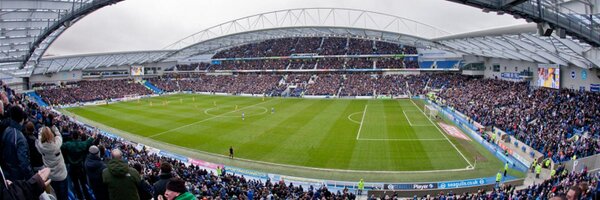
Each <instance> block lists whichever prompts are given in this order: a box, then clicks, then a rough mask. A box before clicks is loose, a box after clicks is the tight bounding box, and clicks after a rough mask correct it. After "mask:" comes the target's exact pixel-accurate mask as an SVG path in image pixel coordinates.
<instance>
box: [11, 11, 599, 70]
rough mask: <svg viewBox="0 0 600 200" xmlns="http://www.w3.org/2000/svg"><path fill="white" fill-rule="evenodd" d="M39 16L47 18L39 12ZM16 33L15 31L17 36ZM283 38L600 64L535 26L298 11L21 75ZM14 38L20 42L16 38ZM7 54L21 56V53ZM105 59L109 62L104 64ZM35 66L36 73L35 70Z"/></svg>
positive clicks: (54, 61) (46, 63)
mask: <svg viewBox="0 0 600 200" xmlns="http://www.w3.org/2000/svg"><path fill="white" fill-rule="evenodd" d="M51 2H53V1H51ZM1 5H2V4H0V6H1ZM44 6H45V5H44ZM11 15H18V14H11ZM41 15H44V14H39V16H41ZM0 16H1V15H0ZM32 16H34V15H32ZM35 16H38V15H37V14H36V15H35ZM32 24H37V23H32ZM21 25H24V24H21ZM15 26H16V25H15ZM65 28H66V27H65ZM17 29H18V28H13V29H11V30H12V31H13V32H17ZM23 30H27V28H25V29H23ZM21 33H23V31H21ZM56 36H58V35H56ZM283 37H351V38H364V39H373V40H381V41H386V42H392V43H399V44H406V45H412V46H416V47H418V48H433V49H441V50H450V51H456V52H459V53H463V54H470V55H478V56H484V57H494V58H504V59H512V60H523V61H531V62H538V63H557V64H561V65H569V64H571V65H575V66H579V67H583V68H591V67H598V66H600V65H599V64H600V62H598V61H596V60H594V59H590V58H588V57H586V56H585V55H586V52H587V51H590V50H596V49H595V48H593V47H591V46H590V45H587V44H585V43H582V42H579V41H577V40H574V39H572V38H569V37H567V39H560V38H557V37H554V36H551V37H541V36H539V35H537V34H536V29H535V27H534V25H525V26H514V27H508V28H500V29H491V30H486V31H476V32H470V33H466V34H458V35H449V33H447V32H445V31H443V30H440V29H437V28H435V27H432V26H429V25H426V24H423V23H419V22H416V21H414V20H410V19H406V18H401V17H397V16H393V15H389V14H384V13H377V12H370V11H365V10H357V9H340V8H299V9H289V10H279V11H273V12H267V13H261V14H256V15H252V16H248V17H244V18H240V19H235V20H232V21H229V22H225V23H222V24H219V25H216V26H213V27H210V28H208V29H205V30H202V31H200V32H198V33H195V34H193V35H191V36H188V37H186V38H184V39H182V40H180V41H177V42H175V43H173V44H171V45H169V46H167V47H166V48H164V50H159V51H141V52H120V53H103V54H91V55H90V54H88V55H73V56H66V57H65V56H63V57H54V58H44V59H42V60H41V61H39V63H34V64H32V65H28V66H27V67H26V69H27V70H26V71H25V73H24V74H23V75H24V76H27V75H29V74H27V72H32V71H33V72H34V73H35V74H40V73H53V72H57V71H65V70H77V69H86V68H89V67H94V68H99V67H109V66H114V65H119V64H121V65H123V64H144V63H151V62H162V61H181V60H185V59H187V58H189V57H192V56H195V55H199V54H209V53H215V52H216V51H218V50H221V49H224V48H229V47H232V46H237V45H243V44H247V43H252V42H259V41H263V40H268V39H274V38H283ZM54 38H55V37H54ZM10 39H11V41H18V39H17V38H16V37H15V38H12V37H11V38H10ZM52 40H53V39H52ZM10 43H15V44H16V42H8V44H10ZM2 44H5V43H4V42H3V43H2ZM48 44H50V43H48ZM25 47H26V45H23V46H20V48H25ZM46 48H47V46H46ZM0 49H1V46H0ZM44 50H45V48H44ZM42 53H43V52H42ZM9 54H10V55H17V53H9ZM0 59H2V57H0ZM103 60H105V61H104V62H102V61H103ZM34 67H35V68H36V69H35V70H32V69H33V68H34ZM0 68H1V69H3V70H17V69H18V65H14V66H11V65H10V63H9V65H7V64H6V63H0ZM16 75H20V74H16Z"/></svg>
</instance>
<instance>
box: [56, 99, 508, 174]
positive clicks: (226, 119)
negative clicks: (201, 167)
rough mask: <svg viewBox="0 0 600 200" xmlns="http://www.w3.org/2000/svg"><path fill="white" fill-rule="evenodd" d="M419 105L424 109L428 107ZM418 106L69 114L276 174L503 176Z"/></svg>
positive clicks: (181, 107) (127, 106) (247, 102)
mask: <svg viewBox="0 0 600 200" xmlns="http://www.w3.org/2000/svg"><path fill="white" fill-rule="evenodd" d="M165 102H168V103H165ZM416 103H418V104H419V107H422V105H421V104H422V102H416ZM416 105H417V104H415V103H414V102H412V101H411V100H339V99H336V100H332V99H320V100H312V99H293V98H290V99H285V98H265V99H263V98H252V97H238V96H206V95H171V96H162V97H155V98H149V99H142V100H140V101H130V102H121V103H115V104H110V105H100V106H88V107H78V108H69V109H67V111H68V112H70V113H73V114H76V115H78V116H80V117H82V118H85V119H88V120H91V121H94V122H95V123H100V124H102V125H103V126H108V127H111V128H114V129H117V130H119V131H123V132H127V133H131V134H135V135H137V136H136V137H138V138H144V140H154V141H159V142H161V143H162V142H164V143H169V144H172V145H176V146H179V147H183V148H184V149H191V150H194V151H200V152H207V154H218V155H224V156H225V155H227V153H228V148H229V146H233V148H234V149H235V154H236V158H241V160H245V159H247V160H252V161H259V162H265V163H266V165H268V166H275V167H276V166H283V167H285V166H287V165H292V166H302V167H310V168H327V169H339V170H360V171H389V172H391V171H429V170H445V171H446V172H445V173H444V174H445V175H448V174H456V176H458V177H471V176H474V175H480V176H491V175H493V173H494V172H495V171H496V170H497V169H499V168H501V165H502V164H501V163H500V162H499V161H498V160H496V159H495V158H494V157H493V156H492V155H491V154H489V152H488V153H487V154H486V152H487V151H485V150H484V149H483V148H482V147H481V146H480V145H477V144H474V143H472V142H467V141H462V140H461V141H459V140H458V139H454V138H451V137H449V138H446V137H444V134H443V133H441V132H440V130H439V129H438V128H436V125H434V124H433V123H432V122H431V121H430V120H429V119H428V118H427V117H425V115H424V114H423V113H422V111H421V110H420V108H419V107H417V106H416ZM236 107H237V109H236ZM271 108H274V109H275V113H271ZM421 109H422V108H421ZM242 112H243V113H244V114H245V116H246V117H245V119H244V120H242V117H241V115H242V114H241V113H242ZM363 116H364V118H363ZM361 124H362V125H361ZM451 142H452V143H451ZM452 144H454V145H452ZM459 151H460V152H459ZM479 151H484V152H479ZM461 153H462V155H461ZM475 156H481V158H485V160H479V161H478V163H477V166H476V169H475V170H464V169H466V167H467V166H469V163H473V164H474V157H475ZM217 157H218V156H217ZM220 159H222V158H220ZM209 160H210V159H209ZM213 160H214V159H213ZM467 160H468V161H467ZM216 162H219V161H216ZM224 162H228V161H224ZM265 163H262V164H265ZM284 165H285V166H284ZM241 166H242V167H245V166H244V165H241ZM248 167H250V168H252V166H248ZM260 169H261V168H260V167H259V170H260ZM268 170H269V169H267V171H268ZM447 170H464V171H460V172H448V171H447ZM275 171H277V170H275ZM441 173H442V172H441ZM293 174H295V173H291V175H293ZM433 174H435V173H433ZM296 175H297V174H296ZM300 175H303V176H305V175H306V174H302V173H301V174H300ZM306 176H308V177H311V176H310V175H306ZM316 176H317V177H321V178H323V177H322V176H319V175H316ZM332 176H333V175H332ZM411 176H414V178H410V179H409V180H423V179H439V178H448V176H441V177H431V176H429V178H427V177H428V176H420V177H418V176H415V175H407V176H406V177H411ZM312 177H314V176H312ZM335 177H336V176H334V178H335ZM337 178H340V179H347V177H344V176H342V175H340V176H338V177H337ZM373 179H377V180H388V179H387V178H385V177H379V178H376V177H373ZM395 180H397V179H395Z"/></svg>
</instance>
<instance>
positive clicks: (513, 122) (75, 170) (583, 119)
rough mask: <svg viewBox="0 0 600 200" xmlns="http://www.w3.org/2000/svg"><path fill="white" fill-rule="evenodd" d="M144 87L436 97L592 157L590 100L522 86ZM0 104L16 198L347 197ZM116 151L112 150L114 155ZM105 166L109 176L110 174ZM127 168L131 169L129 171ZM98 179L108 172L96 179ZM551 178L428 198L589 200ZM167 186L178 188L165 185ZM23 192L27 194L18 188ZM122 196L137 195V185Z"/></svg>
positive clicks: (230, 83) (12, 97) (399, 82)
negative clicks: (561, 199)
mask: <svg viewBox="0 0 600 200" xmlns="http://www.w3.org/2000/svg"><path fill="white" fill-rule="evenodd" d="M149 81H150V82H151V83H152V84H155V85H156V86H157V87H158V88H160V89H162V90H164V91H198V92H199V91H203V92H227V93H233V94H237V93H254V94H267V93H275V91H277V92H278V94H281V92H282V91H284V90H285V89H286V88H287V87H288V86H289V85H294V86H295V87H294V88H295V89H294V90H293V91H291V92H292V93H294V94H296V93H304V94H309V95H340V96H356V95H358V96H361V95H373V94H383V95H419V94H426V93H428V92H430V91H437V93H438V97H439V98H440V99H441V100H442V101H443V102H445V104H446V105H448V106H451V107H453V108H454V109H456V110H458V111H460V112H462V113H464V114H466V115H468V116H469V117H471V118H472V119H473V120H475V121H478V122H480V123H482V124H483V125H485V126H495V127H498V128H500V129H502V130H504V131H506V132H507V133H509V134H512V135H514V136H515V137H516V138H517V139H519V140H521V141H523V142H525V143H526V144H528V145H529V146H531V147H533V148H535V149H537V150H539V151H540V152H542V153H543V154H544V155H545V157H548V158H552V159H554V160H555V161H565V160H569V159H572V158H573V157H575V158H579V157H585V156H589V155H593V154H597V153H599V152H600V140H599V139H598V136H599V135H600V94H598V93H590V92H580V91H574V90H569V89H561V90H555V89H546V88H531V87H529V86H528V85H527V84H526V83H519V82H509V81H502V80H494V79H480V78H471V77H466V76H462V75H459V74H445V73H444V74H439V73H437V74H434V73H423V74H420V75H398V74H381V73H315V74H310V73H304V74H288V75H286V74H276V73H256V74H254V73H250V74H234V75H219V76H212V75H205V74H201V73H169V74H166V75H163V76H161V77H158V78H152V79H149ZM38 93H39V94H40V95H41V96H42V97H43V99H44V100H46V101H47V102H50V103H51V104H54V105H56V104H72V103H76V102H85V101H93V100H103V99H107V98H119V97H123V96H126V95H143V94H149V93H150V90H148V89H146V88H145V87H143V86H142V85H141V84H139V83H134V82H132V81H131V80H127V79H121V80H101V81H80V82H75V83H70V84H69V85H67V86H64V87H51V88H48V89H43V90H39V91H38ZM0 100H1V102H2V106H0V108H1V109H2V112H0V114H2V116H1V118H0V119H1V120H0V122H1V123H0V124H1V125H2V126H0V127H1V128H2V129H1V133H3V135H2V137H1V138H2V142H3V144H4V143H5V142H6V141H7V139H8V140H11V141H13V140H14V141H17V143H14V144H11V143H6V144H7V145H3V146H2V153H3V155H2V159H1V161H2V170H3V173H4V175H5V177H6V179H7V180H10V181H11V182H13V183H15V186H22V187H24V188H27V189H29V190H31V191H30V192H29V193H23V195H32V194H37V193H38V192H40V191H41V190H40V191H37V190H36V189H35V187H38V186H39V187H42V186H43V185H44V184H45V183H44V182H45V180H51V183H50V185H51V186H52V188H53V189H54V194H55V195H56V196H57V197H59V198H62V197H64V196H65V194H66V193H65V191H66V190H69V191H68V192H71V193H73V194H74V195H75V196H76V197H78V198H80V199H84V198H85V199H89V198H90V197H89V196H91V195H93V196H95V197H96V198H98V196H100V198H103V197H108V198H110V197H111V195H112V194H111V192H110V191H114V190H119V189H120V190H125V187H114V186H111V181H112V180H117V182H118V181H133V182H134V183H135V184H138V183H142V182H143V183H145V184H146V185H147V187H145V188H146V190H147V191H145V193H144V191H138V192H140V193H139V194H137V197H138V198H141V197H142V196H144V195H146V196H148V194H151V195H156V190H153V189H155V187H156V183H158V182H160V181H161V180H162V182H161V184H166V183H167V182H173V184H180V183H183V187H181V188H177V187H176V186H177V185H174V186H173V189H174V190H177V191H172V192H176V193H177V192H178V193H179V195H181V194H183V193H185V192H190V193H191V194H192V195H194V196H197V197H213V198H214V197H219V198H222V199H224V198H227V199H231V198H233V197H234V196H235V197H236V198H240V199H241V198H261V197H265V198H266V197H272V198H315V197H316V198H322V197H330V198H354V196H353V194H351V193H349V192H347V191H346V192H338V193H332V192H330V191H328V190H327V189H326V188H302V187H300V186H294V185H287V184H285V183H280V182H277V183H273V182H257V181H254V180H247V179H245V178H244V177H239V176H234V175H230V174H226V173H223V174H214V173H211V172H208V171H206V170H203V169H200V168H198V167H195V166H189V167H188V166H186V165H184V164H183V163H181V162H179V161H176V160H172V159H169V158H163V157H159V156H157V155H152V154H150V153H148V152H147V151H145V150H144V149H136V148H134V146H133V145H132V144H129V143H127V142H123V141H118V140H115V139H112V138H107V137H104V136H101V135H98V136H95V135H96V134H94V132H93V131H90V130H89V129H88V128H86V127H83V126H82V125H80V124H77V123H75V122H73V121H72V120H71V119H70V118H68V117H66V116H61V115H59V114H56V113H53V112H52V111H50V110H48V109H46V108H41V107H39V106H37V104H35V103H33V102H29V101H28V100H27V99H25V98H23V97H22V96H21V95H18V94H15V93H14V92H13V91H12V90H10V89H9V88H7V87H6V86H3V87H2V92H1V93H0ZM576 133H586V134H583V135H580V134H576ZM21 143H22V145H20V144H21ZM24 148H27V150H25V149H24ZM117 149H118V150H119V151H116V150H117ZM113 150H115V151H113ZM10 155H13V156H10ZM14 155H16V156H14ZM116 158H117V159H116ZM88 165H89V166H88ZM45 167H50V168H51V169H50V172H49V173H48V174H45V173H47V172H45V170H44V169H45ZM111 167H112V168H113V169H114V170H110V169H111ZM128 167H134V168H133V169H134V170H135V171H137V172H135V171H132V169H129V168H128ZM103 169H108V170H103ZM105 171H107V172H106V173H104V172H105ZM100 172H103V173H100ZM136 173H137V174H139V177H138V178H134V179H132V180H123V179H122V178H121V179H120V178H119V177H121V176H122V175H123V174H136ZM99 174H101V176H99ZM556 174H557V175H556V176H553V177H552V179H550V180H548V181H545V182H543V183H539V184H535V185H532V186H529V187H528V188H526V189H522V190H517V189H515V188H514V187H511V186H504V187H502V188H500V189H496V190H494V191H481V192H479V193H476V194H475V193H474V194H439V195H434V197H436V196H437V197H436V198H440V199H443V198H445V199H447V198H448V197H450V196H452V197H456V198H457V199H481V198H485V199H490V198H491V199H531V198H537V197H541V199H545V198H549V197H551V196H554V195H557V194H562V193H565V194H566V193H567V192H568V191H569V190H570V189H572V186H574V185H576V186H578V187H579V186H581V185H587V186H589V187H580V190H579V191H578V192H579V193H580V194H581V195H582V197H591V196H592V195H596V194H597V193H596V191H597V187H598V184H597V181H598V176H597V175H596V174H593V173H587V172H568V171H567V170H562V169H559V170H558V171H557V173H556ZM173 177H179V178H180V179H173V180H171V179H172V178H173ZM67 178H69V179H70V180H71V181H70V182H72V186H71V187H67V186H66V182H67V181H65V180H66V179H67ZM105 179H110V181H106V180H105ZM27 180H28V181H27ZM19 181H20V182H19ZM27 184H29V185H28V186H27V187H25V186H23V185H27ZM119 184H122V183H119ZM83 185H89V187H90V188H92V190H93V191H94V194H88V192H87V191H86V190H84V189H82V188H84V187H82V186H83ZM159 185H160V184H159ZM180 185H181V184H180ZM68 188H76V189H73V190H71V189H68ZM131 188H136V189H137V190H141V189H144V187H139V186H138V187H131ZM140 188H141V189H140ZM150 188H152V189H150ZM182 188H183V189H182ZM38 189H39V188H38ZM127 190H129V189H127ZM132 190H133V189H132ZM97 191H102V192H100V193H98V192H97ZM106 191H108V192H106ZM160 191H163V190H160ZM165 191H166V190H165ZM164 194H165V193H159V195H164ZM132 195H133V194H132ZM115 198H116V197H115ZM111 199H112V198H111Z"/></svg>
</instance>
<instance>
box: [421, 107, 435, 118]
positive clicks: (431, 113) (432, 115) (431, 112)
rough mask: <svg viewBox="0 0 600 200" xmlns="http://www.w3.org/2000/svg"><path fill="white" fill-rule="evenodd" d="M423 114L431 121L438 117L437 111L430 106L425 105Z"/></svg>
mask: <svg viewBox="0 0 600 200" xmlns="http://www.w3.org/2000/svg"><path fill="white" fill-rule="evenodd" d="M423 112H425V115H427V117H428V118H429V119H431V120H434V119H436V118H437V116H438V109H437V108H435V107H434V106H432V105H425V108H424V109H423Z"/></svg>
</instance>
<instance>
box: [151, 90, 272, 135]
mask: <svg viewBox="0 0 600 200" xmlns="http://www.w3.org/2000/svg"><path fill="white" fill-rule="evenodd" d="M273 100H274V99H271V100H269V101H273ZM269 101H264V102H260V103H257V104H253V105H260V104H263V103H267V102H269ZM248 107H250V106H245V107H242V108H241V110H243V109H245V108H248ZM233 112H237V110H233V111H229V112H226V113H223V114H220V115H216V116H213V117H209V118H206V119H203V120H200V121H197V122H194V123H191V124H187V125H183V126H180V127H177V128H173V129H170V130H167V131H163V132H160V133H157V134H154V135H151V136H148V137H149V138H153V137H156V136H159V135H162V134H165V133H168V132H171V131H174V130H179V129H181V128H185V127H188V126H193V125H195V124H199V123H202V122H205V121H208V120H211V119H215V118H218V117H220V116H223V115H226V114H229V113H233Z"/></svg>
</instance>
